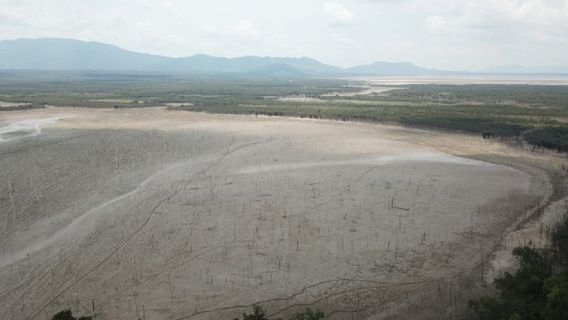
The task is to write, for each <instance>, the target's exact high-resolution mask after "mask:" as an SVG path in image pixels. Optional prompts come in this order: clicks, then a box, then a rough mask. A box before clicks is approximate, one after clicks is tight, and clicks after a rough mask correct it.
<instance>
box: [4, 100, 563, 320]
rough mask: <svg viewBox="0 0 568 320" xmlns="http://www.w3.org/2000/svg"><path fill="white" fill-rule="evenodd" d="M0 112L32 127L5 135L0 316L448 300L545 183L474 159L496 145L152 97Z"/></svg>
mask: <svg viewBox="0 0 568 320" xmlns="http://www.w3.org/2000/svg"><path fill="white" fill-rule="evenodd" d="M0 117H1V118H0V122H1V123H2V124H3V127H4V128H6V127H7V126H10V125H11V126H12V127H8V128H20V127H21V126H18V125H14V124H15V123H20V124H21V123H25V124H27V127H30V128H33V130H32V132H33V134H29V135H26V134H25V135H22V136H21V137H18V138H16V139H6V140H4V141H2V142H0V181H1V182H2V183H1V185H0V208H1V209H0V210H1V214H0V228H1V230H2V232H1V234H0V282H1V283H2V287H1V289H0V318H2V319H49V317H50V316H51V315H53V314H54V313H55V312H57V311H60V310H61V309H64V308H72V309H73V310H74V311H75V312H76V313H78V314H91V315H92V314H95V315H96V316H97V318H98V319H232V318H234V317H235V316H237V315H238V314H240V313H242V312H244V311H247V310H248V309H249V308H250V306H252V305H254V304H260V305H262V306H263V307H265V309H266V310H267V311H268V313H269V314H271V315H273V316H276V317H283V316H287V315H290V314H291V313H294V312H296V311H298V310H303V309H304V308H305V307H306V306H310V307H314V308H319V309H322V310H324V311H326V313H327V314H328V315H330V316H331V319H351V318H352V317H355V318H356V319H386V318H397V317H400V318H404V319H408V318H412V317H413V316H412V315H413V313H412V312H413V310H421V315H420V316H418V318H426V315H429V314H431V315H432V317H435V316H440V312H443V313H445V314H452V313H458V312H459V311H460V310H454V309H457V308H460V307H459V305H458V304H457V303H456V302H455V301H457V299H458V298H459V297H458V296H459V293H456V292H457V291H456V292H454V290H455V286H456V285H457V286H462V285H463V286H464V287H468V288H470V287H472V286H475V283H476V281H480V282H481V281H482V280H483V279H482V278H483V277H482V276H481V274H482V272H480V273H479V275H478V273H476V271H475V270H476V268H479V267H480V264H481V265H482V264H483V260H484V257H486V256H487V255H488V253H490V252H491V251H492V250H494V249H495V247H496V246H498V245H499V243H500V242H501V240H502V238H503V237H502V236H503V234H504V233H505V231H507V230H508V228H510V227H511V226H512V225H514V223H515V222H516V221H517V220H518V218H519V217H520V216H522V215H523V214H524V213H526V212H527V211H528V210H530V209H531V208H534V207H535V206H537V205H538V204H539V203H540V204H542V203H543V202H545V201H547V199H548V198H549V197H550V196H551V194H552V187H551V184H550V182H549V179H548V176H547V174H546V172H545V171H544V170H541V169H539V168H533V167H531V166H527V165H521V164H518V163H517V164H515V165H511V166H509V165H504V163H506V161H505V160H502V159H510V158H502V159H501V160H499V161H493V162H497V163H499V162H501V163H502V164H495V163H491V162H484V161H480V160H475V159H474V158H477V159H481V160H484V159H485V158H491V156H492V157H493V159H497V158H496V156H495V154H499V151H498V150H497V151H495V149H494V148H493V147H488V146H483V147H480V148H477V149H476V148H473V145H471V144H470V145H467V148H465V149H460V148H455V147H454V145H463V144H462V143H463V141H460V140H459V139H458V138H455V137H454V136H450V135H447V134H442V133H432V132H426V131H421V130H413V129H404V128H400V127H390V126H380V125H369V124H354V123H338V122H331V121H329V122H328V121H313V120H300V119H284V118H263V117H259V118H255V117H249V116H227V115H206V114H198V113H189V112H174V111H166V110H165V109H160V108H155V109H133V110H91V109H73V108H50V109H43V110H33V111H18V112H4V113H2V114H0ZM46 119H48V120H46ZM53 119H56V120H53ZM35 124H37V125H35ZM9 131H10V130H8V129H5V130H4V131H2V132H3V133H5V134H12V136H13V133H11V132H9ZM6 132H7V133H6ZM441 150H443V151H445V152H443V151H441ZM488 150H490V151H491V152H492V153H493V155H488V154H489V151H488ZM450 153H454V154H461V155H464V156H467V157H469V158H470V159H468V158H465V157H457V156H454V155H451V154H450ZM499 156H500V157H505V156H504V155H499ZM489 160H491V159H489Z"/></svg>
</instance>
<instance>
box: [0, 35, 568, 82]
mask: <svg viewBox="0 0 568 320" xmlns="http://www.w3.org/2000/svg"><path fill="white" fill-rule="evenodd" d="M0 69H11V70H14V69H15V70H79V71H81V70H90V71H103V72H104V71H134V72H163V73H192V74H237V75H250V76H277V77H295V76H421V75H446V74H467V73H468V72H465V71H460V72H451V71H443V70H436V69H428V68H423V67H420V66H417V65H414V64H412V63H409V62H375V63H372V64H368V65H361V66H356V67H351V68H346V69H342V68H339V67H335V66H331V65H327V64H324V63H321V62H319V61H317V60H314V59H311V58H306V57H303V58H276V57H255V56H247V57H240V58H223V57H213V56H209V55H204V54H198V55H194V56H189V57H183V58H171V57H165V56H159V55H151V54H144V53H138V52H134V51H129V50H125V49H122V48H119V47H117V46H114V45H110V44H104V43H99V42H85V41H79V40H70V39H59V38H41V39H17V40H4V41H0ZM483 73H507V74H515V73H525V74H527V73H568V67H538V68H536V67H531V68H529V67H522V66H502V67H495V68H491V69H487V70H485V71H484V72H483Z"/></svg>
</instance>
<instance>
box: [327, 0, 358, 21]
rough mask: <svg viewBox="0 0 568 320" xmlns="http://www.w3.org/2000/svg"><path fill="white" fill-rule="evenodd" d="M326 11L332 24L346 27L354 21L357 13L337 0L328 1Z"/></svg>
mask: <svg viewBox="0 0 568 320" xmlns="http://www.w3.org/2000/svg"><path fill="white" fill-rule="evenodd" d="M324 12H325V15H326V16H327V17H328V19H330V20H331V24H332V25H333V26H336V27H345V26H349V25H351V24H352V23H353V19H354V17H355V15H354V14H353V13H352V12H351V11H349V10H348V9H347V8H345V7H344V6H342V5H340V4H338V3H335V2H326V3H325V5H324Z"/></svg>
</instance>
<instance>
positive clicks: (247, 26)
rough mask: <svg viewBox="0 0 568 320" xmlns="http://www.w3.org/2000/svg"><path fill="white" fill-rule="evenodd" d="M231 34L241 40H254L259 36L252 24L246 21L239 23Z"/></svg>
mask: <svg viewBox="0 0 568 320" xmlns="http://www.w3.org/2000/svg"><path fill="white" fill-rule="evenodd" d="M233 32H234V33H235V35H237V36H240V37H243V38H256V37H258V36H260V31H258V29H257V28H256V27H255V25H254V23H252V22H251V21H250V20H247V19H242V20H241V21H239V23H238V24H237V26H236V27H235V29H234V31H233Z"/></svg>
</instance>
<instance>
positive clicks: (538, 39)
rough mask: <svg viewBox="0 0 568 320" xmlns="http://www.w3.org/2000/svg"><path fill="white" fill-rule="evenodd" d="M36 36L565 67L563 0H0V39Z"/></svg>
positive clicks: (224, 50)
mask: <svg viewBox="0 0 568 320" xmlns="http://www.w3.org/2000/svg"><path fill="white" fill-rule="evenodd" d="M41 37H61V38H71V39H79V40H87V41H98V42H104V43H110V44H114V45H117V46H120V47H122V48H125V49H128V50H133V51H138V52H145V53H152V54H160V55H167V56H173V57H181V56H189V55H193V54H198V53H203V54H210V55H215V56H224V57H238V56H245V55H256V56H287V57H303V56H307V57H311V58H314V59H318V60H320V61H322V62H324V63H328V64H333V65H337V66H341V67H349V66H354V65H360V64H367V63H371V62H375V61H391V62H395V61H408V62H413V63H416V64H418V65H421V66H425V67H431V68H440V69H447V70H483V69H484V68H487V67H491V66H499V65H512V64H519V65H525V66H568V0H330V1H327V0H247V1H244V0H206V1H202V0H160V1H158V0H96V1H95V0H0V40H7V39H16V38H41Z"/></svg>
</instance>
